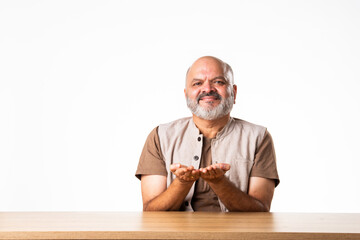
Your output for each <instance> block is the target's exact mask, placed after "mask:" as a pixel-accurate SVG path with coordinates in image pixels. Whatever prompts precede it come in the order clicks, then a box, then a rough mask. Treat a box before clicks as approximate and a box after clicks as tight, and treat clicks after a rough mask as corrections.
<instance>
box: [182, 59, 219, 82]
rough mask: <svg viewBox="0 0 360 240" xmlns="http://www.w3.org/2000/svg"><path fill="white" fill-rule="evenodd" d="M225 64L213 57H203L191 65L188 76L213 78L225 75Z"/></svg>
mask: <svg viewBox="0 0 360 240" xmlns="http://www.w3.org/2000/svg"><path fill="white" fill-rule="evenodd" d="M223 75H224V69H223V64H222V63H221V62H219V61H218V60H216V59H213V58H202V59H199V60H197V61H196V62H194V64H193V65H192V66H191V67H190V69H189V73H188V77H189V78H190V79H192V78H201V79H206V78H213V77H216V76H223Z"/></svg>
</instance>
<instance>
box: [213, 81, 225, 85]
mask: <svg viewBox="0 0 360 240" xmlns="http://www.w3.org/2000/svg"><path fill="white" fill-rule="evenodd" d="M214 83H215V84H217V85H221V86H223V85H225V84H226V82H225V81H224V80H215V82H214Z"/></svg>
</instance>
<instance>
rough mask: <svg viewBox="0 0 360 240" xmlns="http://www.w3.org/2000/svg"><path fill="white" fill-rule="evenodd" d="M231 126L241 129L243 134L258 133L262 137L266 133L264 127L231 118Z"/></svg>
mask: <svg viewBox="0 0 360 240" xmlns="http://www.w3.org/2000/svg"><path fill="white" fill-rule="evenodd" d="M233 124H234V125H235V127H240V128H242V131H245V132H251V133H260V134H262V135H264V134H265V132H266V127H264V126H261V125H258V124H254V123H251V122H248V121H245V120H243V119H239V118H233Z"/></svg>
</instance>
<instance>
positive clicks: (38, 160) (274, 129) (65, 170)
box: [0, 0, 360, 212]
mask: <svg viewBox="0 0 360 240" xmlns="http://www.w3.org/2000/svg"><path fill="white" fill-rule="evenodd" d="M359 12H360V2H359V1H340V0H339V1H236V0H234V1H205V0H204V1H190V0H189V1H165V0H164V1H146V0H143V1H130V0H129V1H1V2H0V195H1V196H0V211H83V210H87V211H100V210H103V211H141V195H140V182H139V181H138V180H137V179H136V178H135V177H134V173H135V170H136V167H137V161H138V158H139V156H140V152H141V150H142V147H143V143H144V141H145V139H146V136H147V134H148V133H149V132H150V131H151V130H152V129H153V128H154V127H155V126H156V125H158V124H159V123H165V122H168V121H171V120H175V119H177V118H180V117H184V116H189V115H190V112H189V111H188V110H187V108H186V105H185V100H184V96H183V87H184V77H185V72H186V69H187V68H188V66H189V65H190V64H191V63H192V62H193V61H194V60H195V59H196V58H198V57H200V56H203V55H214V56H217V57H219V58H221V59H223V60H224V61H226V62H228V63H229V64H230V65H231V66H232V67H233V69H234V72H235V81H236V83H237V85H238V87H239V95H238V103H237V104H236V105H235V108H234V110H233V113H232V115H233V116H236V117H239V118H243V119H246V120H248V121H251V122H254V123H257V124H261V125H264V126H266V127H268V130H269V131H270V133H271V134H272V136H273V139H274V141H275V147H276V151H277V157H278V170H279V174H280V177H281V183H280V185H279V187H278V188H277V189H276V192H275V197H274V200H273V206H272V211H280V212H283V211H286V212H288V211H290V212H360V205H359V202H360V194H359V183H360V175H359V174H358V169H359V167H360V163H359V161H360V157H359V154H358V150H357V149H358V145H359V135H360V127H359V122H360V96H359V94H358V92H359V86H360V83H359V82H360V70H359V67H360V44H359V43H360V31H359V29H360V15H359Z"/></svg>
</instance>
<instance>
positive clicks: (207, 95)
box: [196, 92, 222, 103]
mask: <svg viewBox="0 0 360 240" xmlns="http://www.w3.org/2000/svg"><path fill="white" fill-rule="evenodd" d="M210 96H211V97H216V98H218V99H220V100H222V97H221V96H220V94H218V93H216V92H209V93H201V94H200V95H199V96H198V97H197V98H196V101H197V103H199V101H200V99H201V98H203V97H210Z"/></svg>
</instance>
